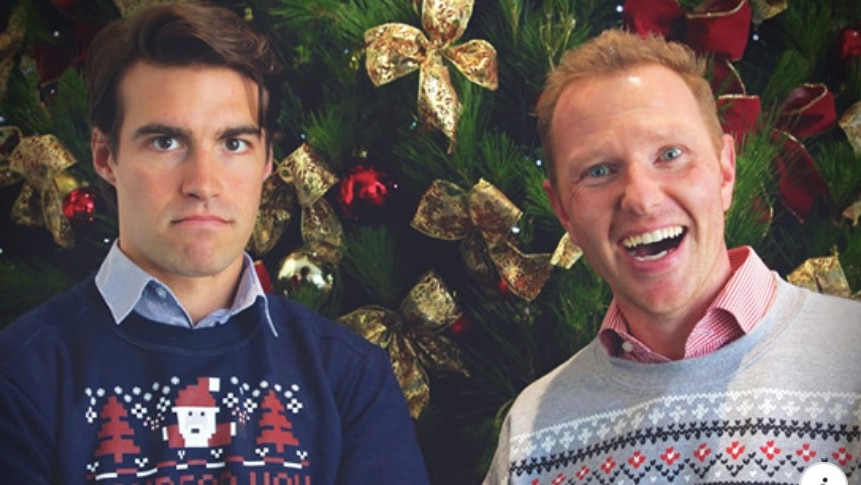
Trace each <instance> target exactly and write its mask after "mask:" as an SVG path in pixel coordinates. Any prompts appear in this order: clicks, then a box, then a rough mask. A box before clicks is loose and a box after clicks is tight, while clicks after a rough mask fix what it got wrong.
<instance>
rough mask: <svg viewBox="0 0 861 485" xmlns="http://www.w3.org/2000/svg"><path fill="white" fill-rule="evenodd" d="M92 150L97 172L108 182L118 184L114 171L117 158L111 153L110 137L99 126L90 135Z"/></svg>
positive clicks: (94, 166)
mask: <svg viewBox="0 0 861 485" xmlns="http://www.w3.org/2000/svg"><path fill="white" fill-rule="evenodd" d="M90 152H91V153H92V154H93V168H95V169H96V173H98V174H99V176H100V177H102V178H103V179H105V181H106V182H107V183H109V184H111V185H113V186H116V182H117V178H116V174H115V173H114V165H116V160H115V159H114V155H113V154H112V153H111V145H110V142H109V140H108V137H107V136H106V135H105V134H104V133H102V130H100V129H98V128H93V133H92V135H90Z"/></svg>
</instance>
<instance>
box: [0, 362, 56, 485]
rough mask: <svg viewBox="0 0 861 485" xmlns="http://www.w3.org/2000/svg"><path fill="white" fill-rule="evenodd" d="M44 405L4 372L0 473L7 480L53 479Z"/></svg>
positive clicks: (42, 481)
mask: <svg viewBox="0 0 861 485" xmlns="http://www.w3.org/2000/svg"><path fill="white" fill-rule="evenodd" d="M38 409H40V407H38V406H36V405H35V404H34V403H33V402H32V401H30V400H29V399H28V397H27V396H26V395H24V394H23V393H22V392H21V390H20V389H19V388H18V387H17V386H16V385H15V384H14V383H13V382H11V381H10V380H9V378H8V376H6V375H3V374H0V448H2V450H3V451H2V452H0V476H2V477H3V480H4V483H28V484H34V485H37V484H47V483H50V482H51V477H50V474H51V466H50V457H49V456H48V453H50V450H52V449H53V446H52V444H51V440H50V436H51V431H50V425H49V423H47V422H46V420H45V418H44V417H43V416H40V415H39V413H38Z"/></svg>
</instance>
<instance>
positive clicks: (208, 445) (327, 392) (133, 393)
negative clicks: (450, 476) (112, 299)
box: [0, 279, 427, 485]
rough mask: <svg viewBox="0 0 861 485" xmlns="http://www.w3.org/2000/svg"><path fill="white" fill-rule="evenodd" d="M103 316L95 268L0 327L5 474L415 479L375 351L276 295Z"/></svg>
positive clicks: (34, 479)
mask: <svg viewBox="0 0 861 485" xmlns="http://www.w3.org/2000/svg"><path fill="white" fill-rule="evenodd" d="M268 301H269V311H270V314H271V315H272V319H273V321H274V324H275V329H276V331H277V336H276V335H275V334H274V333H273V332H272V329H271V328H270V327H269V324H268V322H266V319H265V317H264V308H265V301H264V300H263V299H262V298H260V299H258V301H257V302H256V304H255V305H254V306H252V307H251V308H249V309H247V310H245V311H243V312H242V313H240V314H238V315H237V316H236V317H234V318H233V320H232V321H230V322H229V323H227V324H225V325H221V326H218V327H214V328H207V329H196V330H195V329H187V328H179V327H171V326H167V325H164V324H160V323H156V322H152V321H148V320H146V319H144V318H142V317H140V316H139V315H138V314H136V313H132V314H131V315H130V316H129V317H128V318H126V320H124V321H123V322H122V324H121V325H117V324H116V323H114V322H113V320H112V318H111V315H110V312H109V311H108V308H107V306H106V305H105V303H104V301H103V300H102V298H101V295H100V294H99V293H98V291H97V289H96V286H95V284H94V282H93V280H92V279H88V280H87V281H84V282H82V283H80V284H78V285H76V286H75V287H74V288H72V289H71V290H69V291H67V292H65V293H63V294H61V295H59V296H58V297H55V298H53V299H52V300H51V301H49V302H48V303H46V304H44V305H42V306H40V307H38V308H37V309H35V310H34V311H32V312H30V313H29V314H27V315H25V316H24V317H22V318H20V319H19V320H18V321H17V322H15V323H13V324H12V325H11V326H9V327H8V328H6V329H5V330H4V331H3V332H0V450H2V451H0V477H2V482H3V483H27V484H41V483H106V484H107V483H110V484H114V483H123V484H126V483H128V484H131V483H140V484H179V483H249V484H267V483H279V484H292V485H300V484H301V485H323V484H336V483H337V484H358V483H374V484H395V483H397V484H424V483H427V475H426V470H425V467H424V463H423V461H422V457H421V453H420V451H419V449H418V445H417V442H416V437H415V430H414V426H413V423H412V421H411V420H410V418H409V414H408V412H407V408H406V404H405V403H404V400H403V396H402V394H401V391H400V388H399V387H398V384H397V382H396V380H395V378H394V376H393V374H392V370H391V364H390V362H389V359H388V356H387V354H386V353H385V352H384V351H383V350H382V349H380V348H379V347H377V346H374V345H373V344H371V343H369V342H367V341H365V340H364V339H362V338H361V337H359V336H358V335H356V334H354V333H353V332H351V331H350V330H347V329H345V328H343V327H341V326H340V325H338V324H336V323H333V322H331V321H329V320H326V319H324V318H322V317H320V316H318V315H317V314H315V313H313V312H311V311H309V310H307V309H306V308H304V307H302V306H300V305H298V304H296V303H295V302H292V301H289V300H287V299H284V298H280V297H268Z"/></svg>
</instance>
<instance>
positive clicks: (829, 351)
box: [484, 279, 861, 485]
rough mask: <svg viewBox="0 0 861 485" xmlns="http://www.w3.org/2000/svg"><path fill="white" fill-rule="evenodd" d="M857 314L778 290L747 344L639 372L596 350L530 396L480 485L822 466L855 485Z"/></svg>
mask: <svg viewBox="0 0 861 485" xmlns="http://www.w3.org/2000/svg"><path fill="white" fill-rule="evenodd" d="M859 350H861V303H859V302H857V301H852V300H849V299H842V298H837V297H831V296H826V295H820V294H817V293H813V292H810V291H808V290H803V289H800V288H797V287H795V286H792V285H790V284H789V283H787V282H785V281H783V280H780V279H778V289H777V295H776V297H775V301H774V302H773V304H772V306H771V308H770V309H769V311H768V313H767V314H766V316H765V318H764V319H763V320H762V321H761V322H760V323H759V324H758V325H757V326H756V327H755V328H754V329H753V331H752V332H751V333H749V334H748V335H747V336H745V337H742V338H740V339H738V340H736V341H734V342H732V343H731V344H729V345H727V346H725V347H723V348H722V349H720V350H718V351H716V352H714V353H712V354H709V355H707V356H703V357H698V358H693V359H687V360H682V361H677V362H671V363H666V364H641V363H635V362H630V361H627V360H624V359H620V358H614V357H610V356H608V355H607V352H606V351H605V350H604V348H603V347H602V346H601V345H600V343H598V342H597V340H594V341H593V342H592V343H591V344H589V345H587V346H586V347H585V348H583V349H582V350H581V351H580V352H578V353H577V354H576V355H575V356H573V357H572V358H571V359H569V360H568V361H567V362H565V363H563V364H562V365H560V366H559V367H557V368H556V369H555V370H553V371H552V372H550V373H549V374H547V375H545V376H544V377H542V378H541V379H539V380H537V381H536V382H534V383H532V384H531V385H530V386H529V387H527V388H526V389H525V390H524V391H523V392H522V393H521V395H520V396H519V397H518V398H517V400H516V401H515V402H514V404H513V406H512V408H511V410H510V411H509V414H508V416H507V417H506V419H505V422H504V424H503V427H502V430H501V433H500V437H499V447H498V448H497V450H496V455H495V457H494V460H493V463H492V464H491V468H490V471H489V473H488V475H487V477H486V478H485V482H484V483H485V484H499V483H511V484H526V485H561V484H611V483H612V484H618V483H625V484H628V483H631V484H641V483H642V484H645V483H697V484H754V483H757V484H760V483H769V484H792V485H797V484H798V483H799V482H800V479H801V475H802V473H803V472H804V470H805V469H806V468H807V467H809V466H811V465H813V464H815V463H819V462H830V463H833V464H835V465H837V466H839V467H840V468H841V469H842V470H843V472H844V473H845V474H846V475H847V476H848V478H849V483H850V484H851V483H861V477H859V476H861V470H859V467H861V358H859Z"/></svg>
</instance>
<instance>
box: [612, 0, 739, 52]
mask: <svg viewBox="0 0 861 485" xmlns="http://www.w3.org/2000/svg"><path fill="white" fill-rule="evenodd" d="M623 12H624V13H623V19H624V22H625V25H626V26H627V27H628V28H629V29H630V30H631V31H633V32H637V33H639V34H641V35H648V34H657V35H660V36H662V37H665V38H667V39H670V40H675V41H681V42H684V43H686V44H687V45H689V46H691V48H693V49H694V50H696V51H699V52H701V53H711V54H718V55H721V56H726V57H728V58H729V59H731V60H734V61H736V60H739V59H741V57H742V55H743V54H744V49H745V47H746V46H747V38H748V35H749V33H750V22H751V18H752V12H751V8H750V5H749V4H748V3H747V0H715V1H710V2H704V3H703V5H702V6H701V7H698V8H697V9H695V10H693V11H690V12H688V11H685V9H684V8H682V6H681V5H680V4H679V2H678V0H626V1H625V6H624V9H623Z"/></svg>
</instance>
